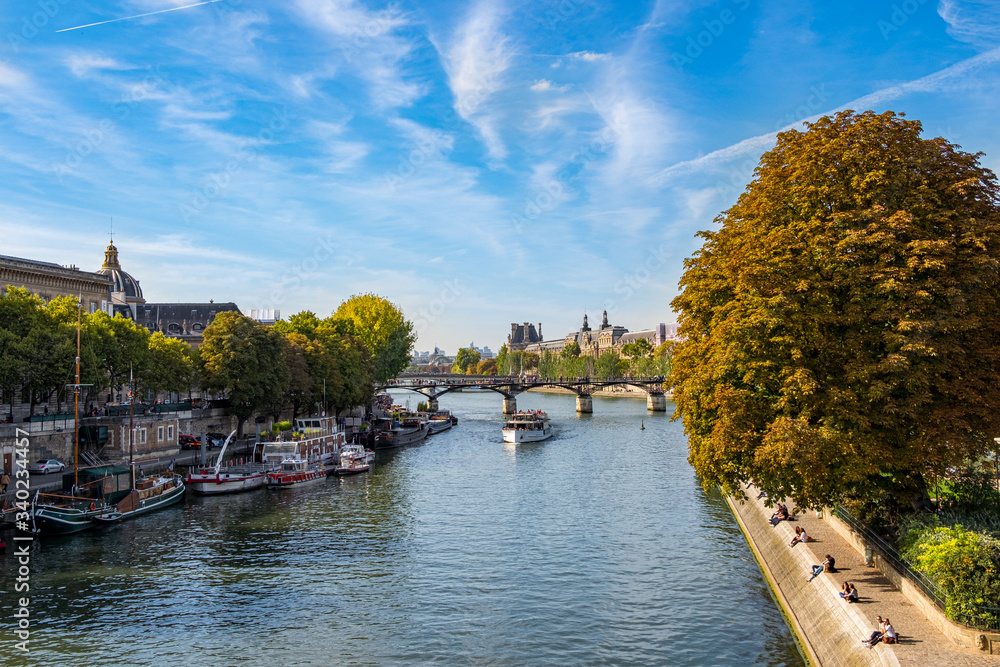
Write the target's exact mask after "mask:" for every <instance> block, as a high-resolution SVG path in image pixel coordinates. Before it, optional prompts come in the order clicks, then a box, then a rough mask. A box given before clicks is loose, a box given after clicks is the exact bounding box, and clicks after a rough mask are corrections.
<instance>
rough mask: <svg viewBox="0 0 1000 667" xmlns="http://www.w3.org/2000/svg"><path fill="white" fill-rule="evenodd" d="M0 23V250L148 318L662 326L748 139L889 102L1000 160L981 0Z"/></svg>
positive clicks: (995, 29) (256, 10)
mask: <svg viewBox="0 0 1000 667" xmlns="http://www.w3.org/2000/svg"><path fill="white" fill-rule="evenodd" d="M189 4H193V3H192V0H181V1H177V2H172V0H132V1H120V2H88V1H85V0H40V1H39V0H36V1H34V2H27V1H25V2H21V1H15V2H5V3H4V4H3V6H2V8H0V12H2V18H0V35H2V46H0V254H7V255H15V256H22V257H30V258H34V259H41V260H47V261H55V262H59V263H61V264H76V265H79V266H81V267H82V268H86V269H90V270H96V269H97V268H99V267H100V264H101V261H102V258H103V248H104V246H105V245H106V244H107V240H108V227H109V221H110V219H111V218H112V217H113V218H114V227H115V244H116V245H117V246H118V248H119V250H120V253H121V260H122V263H123V266H124V268H125V269H126V270H127V271H129V272H131V273H132V274H133V275H135V276H136V277H137V278H138V279H139V280H140V282H141V284H142V287H143V290H144V292H145V294H146V297H147V299H149V300H150V301H207V300H209V299H214V300H216V301H235V302H236V303H237V304H239V305H240V306H241V307H242V308H278V309H280V310H281V312H282V314H283V315H286V316H287V315H290V314H292V313H294V312H297V311H299V310H302V309H311V310H313V311H315V312H317V313H319V314H320V315H326V314H328V313H329V312H330V311H331V310H332V309H334V308H335V307H336V306H337V304H338V303H340V302H341V301H342V300H343V299H345V298H347V297H349V296H350V295H351V294H355V293H359V292H367V291H374V292H376V293H378V294H381V295H384V296H386V297H388V298H389V299H390V300H392V301H394V302H395V303H397V304H399V305H400V306H401V307H402V308H403V309H404V311H405V312H406V314H407V315H408V316H409V317H410V318H411V319H412V320H414V322H415V323H416V325H417V329H418V331H419V333H420V338H419V341H418V343H417V348H418V349H421V350H424V349H430V348H431V347H433V346H434V345H435V344H436V345H438V346H440V347H443V348H445V349H446V350H448V351H450V352H452V353H454V351H455V349H456V348H457V347H458V346H460V345H466V344H468V343H469V342H470V341H475V343H476V344H477V345H483V344H486V345H489V346H491V347H493V348H494V349H496V348H497V347H499V345H500V344H501V343H502V342H504V341H505V340H506V334H507V332H509V329H510V322H523V321H531V322H535V323H537V322H542V323H543V333H544V334H545V337H546V338H553V337H556V336H562V335H564V334H565V333H567V332H568V331H570V330H572V329H575V328H577V327H578V326H579V324H580V320H581V316H582V314H583V313H584V311H586V312H588V313H590V315H591V317H592V319H599V317H600V312H601V310H602V309H603V308H607V309H608V310H609V311H610V313H611V317H610V319H611V320H612V321H613V322H615V323H618V324H622V325H624V326H626V327H628V328H630V329H633V330H635V329H641V328H647V327H650V326H653V325H654V324H655V323H657V322H672V321H673V319H674V317H673V314H672V313H671V310H670V305H669V304H670V300H671V299H672V298H673V296H674V295H675V294H676V291H677V287H676V286H677V280H678V278H679V276H680V274H681V271H682V270H683V260H684V258H685V257H688V256H690V254H691V253H692V252H693V251H694V250H695V249H696V248H697V247H698V246H699V243H698V239H697V238H696V237H695V233H696V232H697V231H698V230H702V229H708V228H711V227H712V226H713V219H714V218H715V216H716V215H718V214H719V212H721V211H723V210H725V209H726V208H727V207H728V206H730V205H731V204H732V203H733V202H734V201H735V199H736V197H737V196H738V194H739V192H740V191H741V190H742V189H743V187H744V185H745V184H746V182H747V181H748V180H749V178H750V176H751V174H752V171H753V167H754V165H755V164H756V162H757V160H758V159H759V157H760V155H761V153H762V152H764V151H766V150H767V149H769V148H770V147H771V146H773V144H774V133H775V132H776V131H777V130H779V129H782V128H786V127H789V126H798V123H799V122H800V121H802V120H804V119H805V120H808V119H812V118H815V117H818V116H820V115H823V114H824V113H829V112H832V111H836V110H838V109H843V108H854V109H859V110H860V109H869V108H870V109H875V110H878V111H882V110H885V109H892V110H895V111H902V112H905V113H906V114H907V116H908V117H910V118H913V119H917V120H920V121H922V122H923V124H924V128H925V132H926V133H927V134H928V135H929V136H944V137H945V138H947V139H949V140H951V141H954V142H957V143H958V144H960V145H962V146H963V147H964V148H965V149H966V150H969V151H983V152H984V153H985V157H984V158H983V162H984V164H985V165H986V166H988V167H990V168H991V169H993V170H994V171H997V169H998V167H1000V139H998V137H1000V134H998V132H997V119H998V118H1000V76H998V75H1000V8H998V6H1000V3H996V2H992V1H991V0H979V1H973V0H966V1H957V0H955V1H952V0H948V1H945V2H936V1H935V0H923V1H921V0H905V1H900V0H895V1H893V2H888V1H887V2H882V1H879V0H874V1H872V0H868V1H865V2H851V1H845V2H836V3H834V2H804V1H799V0H795V1H792V0H788V1H781V0H778V1H772V2H763V1H755V0H722V1H719V2H617V3H616V2H588V1H584V0H552V1H549V0H539V1H537V2H499V1H498V2H472V3H454V2H419V3H417V2H412V1H410V2H406V1H403V2H397V3H391V4H386V3H381V2H378V3H376V2H355V1H350V0H289V1H288V2H282V3H264V2H258V1H254V0H223V1H221V2H214V3H210V4H205V5H201V6H196V7H188V8H185V9H180V10H177V11H171V12H166V13H157V14H154V15H151V16H145V17H139V18H132V19H129V20H123V21H116V22H114V23H107V24H104V25H96V26H91V27H87V28H81V29H78V30H69V31H65V32H56V31H57V30H62V29H65V28H71V27H75V26H80V25H84V24H90V23H96V22H100V21H108V20H112V19H118V18H126V17H131V16H135V15H138V14H145V13H149V12H157V11H159V10H163V9H167V8H172V7H181V6H183V5H189Z"/></svg>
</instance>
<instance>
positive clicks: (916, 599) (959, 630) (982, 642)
mask: <svg viewBox="0 0 1000 667" xmlns="http://www.w3.org/2000/svg"><path fill="white" fill-rule="evenodd" d="M823 514H824V516H826V517H827V523H828V524H829V526H830V527H831V528H832V529H833V530H834V532H836V533H837V534H838V535H840V536H841V537H842V538H844V541H846V542H847V543H848V544H850V545H851V546H852V547H854V549H856V550H857V552H858V553H859V554H861V555H862V556H864V554H865V548H866V547H868V544H867V543H866V542H865V539H864V537H862V536H861V535H859V534H858V533H856V532H855V531H854V530H853V529H852V528H851V527H850V526H849V525H848V524H847V523H845V522H844V521H843V520H841V519H840V518H839V517H837V516H836V515H835V514H833V512H830V511H829V510H825V511H824V513H823ZM872 556H873V564H874V565H875V567H876V568H877V569H878V570H879V572H881V573H882V574H883V575H884V576H885V578H886V579H888V580H889V581H890V582H892V585H893V586H894V587H895V588H896V589H897V590H899V591H900V592H901V593H902V594H903V595H904V596H905V597H906V599H907V600H909V601H910V603H911V604H913V606H915V607H916V608H917V609H919V610H920V611H921V612H922V613H923V615H924V616H925V617H926V618H927V620H928V621H930V623H931V624H932V625H933V626H934V627H936V628H937V629H938V630H940V631H941V634H943V635H944V636H945V637H947V638H948V639H949V640H951V642H952V643H953V644H955V645H956V646H960V647H962V648H969V649H979V650H986V651H987V652H989V653H990V654H1000V633H996V632H983V631H982V630H977V629H975V628H968V627H965V626H963V625H959V624H958V623H955V622H954V621H952V620H951V619H950V618H948V617H947V616H945V615H944V612H943V611H941V609H940V608H939V607H938V606H937V605H936V604H934V602H933V601H932V600H931V599H930V598H928V597H927V596H926V595H925V594H924V593H923V591H921V590H920V589H919V588H918V587H917V586H915V585H914V584H913V582H911V581H910V580H909V579H908V578H907V577H905V576H903V574H902V573H901V572H899V570H897V569H896V568H895V567H893V565H892V564H891V563H889V562H888V561H886V560H885V559H884V558H881V557H879V555H878V552H874V553H873V554H872Z"/></svg>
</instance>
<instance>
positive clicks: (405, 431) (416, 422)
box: [375, 416, 428, 449]
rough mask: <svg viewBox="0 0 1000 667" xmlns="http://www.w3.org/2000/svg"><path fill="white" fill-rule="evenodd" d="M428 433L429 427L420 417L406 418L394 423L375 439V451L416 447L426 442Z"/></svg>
mask: <svg viewBox="0 0 1000 667" xmlns="http://www.w3.org/2000/svg"><path fill="white" fill-rule="evenodd" d="M427 432H428V431H427V425H426V424H425V423H424V422H423V421H422V420H421V419H420V418H419V417H415V416H413V417H404V418H403V420H402V422H393V425H392V427H391V428H389V429H388V430H386V431H382V432H381V433H379V434H378V435H377V436H376V437H375V449H390V448H393V447H404V446H406V445H416V444H418V443H421V442H423V441H424V439H425V438H426V437H427Z"/></svg>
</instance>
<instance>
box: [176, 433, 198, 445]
mask: <svg viewBox="0 0 1000 667" xmlns="http://www.w3.org/2000/svg"><path fill="white" fill-rule="evenodd" d="M177 441H178V442H179V443H180V444H181V449H198V448H200V447H201V440H199V439H198V438H196V437H194V436H193V435H184V434H183V433H182V434H181V435H179V436H177Z"/></svg>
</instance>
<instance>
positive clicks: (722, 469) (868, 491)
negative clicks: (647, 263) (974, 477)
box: [670, 111, 1000, 507]
mask: <svg viewBox="0 0 1000 667" xmlns="http://www.w3.org/2000/svg"><path fill="white" fill-rule="evenodd" d="M920 132H921V126H920V124H919V123H918V122H914V121H907V120H905V119H904V118H902V117H900V116H897V115H895V114H893V113H892V112H886V113H884V114H881V115H876V114H874V113H872V112H865V113H862V114H855V113H854V112H850V111H848V112H843V113H839V114H837V115H836V117H835V118H829V117H824V118H821V119H819V120H818V121H816V122H815V123H813V124H811V125H810V126H809V128H808V130H807V131H805V132H798V131H794V130H793V131H789V132H783V133H781V134H780V135H779V136H778V143H777V146H776V147H775V148H774V149H773V150H771V151H769V152H768V153H766V154H764V156H763V157H762V158H761V162H760V165H759V166H758V168H757V170H756V172H755V178H754V180H753V181H752V182H751V183H750V185H749V186H748V187H747V189H746V191H745V192H744V193H743V194H742V195H740V198H739V200H738V201H737V203H736V204H735V205H734V206H733V207H732V208H730V209H729V210H728V211H725V212H724V213H723V214H721V215H720V216H719V217H718V219H717V222H718V223H719V224H720V228H719V229H718V231H713V232H702V233H701V234H700V235H701V236H702V237H703V238H704V239H705V243H704V245H703V247H702V249H701V250H700V251H699V252H697V253H696V254H695V255H694V257H692V258H691V259H689V260H687V261H686V262H685V272H684V274H683V277H682V279H681V287H682V292H681V294H680V296H678V297H677V298H676V299H675V300H674V301H673V306H674V309H675V310H676V311H677V312H678V313H680V319H679V321H680V324H681V331H682V332H683V333H684V335H685V336H686V340H685V341H684V342H683V343H681V344H680V345H679V346H678V347H677V349H676V352H675V354H674V360H673V361H674V368H673V371H672V374H671V379H670V382H671V383H673V384H674V386H675V401H676V402H677V405H678V412H677V416H680V417H682V418H683V419H684V428H685V430H686V432H687V434H688V437H689V447H690V460H691V463H692V464H693V465H694V467H695V470H696V471H697V472H698V474H699V475H700V476H701V479H702V481H703V483H704V484H705V486H706V487H711V486H715V485H721V486H722V487H723V488H724V489H725V490H726V491H728V492H739V490H740V489H742V488H743V485H744V484H745V482H746V481H747V480H749V479H751V478H752V479H754V480H755V481H756V482H757V483H758V484H759V485H760V486H761V487H762V488H763V489H764V490H765V491H767V492H768V493H769V494H770V495H771V497H786V496H790V497H792V498H793V499H794V500H795V501H796V503H798V504H800V505H802V506H807V507H818V506H821V505H829V504H833V503H835V502H837V501H840V500H843V499H845V498H851V497H856V498H857V497H860V498H864V497H866V496H869V495H873V494H878V493H883V494H885V493H889V494H890V495H891V497H893V498H895V499H896V501H897V502H898V503H900V504H910V505H911V506H917V507H919V506H922V505H923V504H924V503H925V502H926V499H927V494H926V481H925V480H926V479H927V478H928V477H938V476H941V474H942V473H943V472H944V470H945V468H946V467H947V466H951V465H960V464H961V462H962V461H964V460H966V459H975V458H978V457H979V455H981V454H982V453H983V452H984V451H986V450H987V449H988V448H989V446H990V443H988V441H989V438H990V437H991V436H992V435H994V434H995V433H996V432H997V431H998V424H997V421H998V415H1000V393H998V392H996V391H995V390H994V384H995V379H996V377H997V375H998V371H1000V354H998V353H1000V327H997V326H995V324H996V321H997V315H998V313H1000V308H998V306H1000V302H998V296H1000V289H998V287H1000V283H998V277H1000V261H998V258H1000V208H998V189H997V182H996V178H995V177H994V175H993V173H992V172H990V171H989V170H987V169H984V168H983V167H981V166H980V165H979V155H975V154H969V153H965V152H962V151H961V150H959V149H958V147H957V146H954V145H953V144H950V143H948V142H947V141H945V140H944V139H941V138H938V139H921V137H920Z"/></svg>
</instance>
